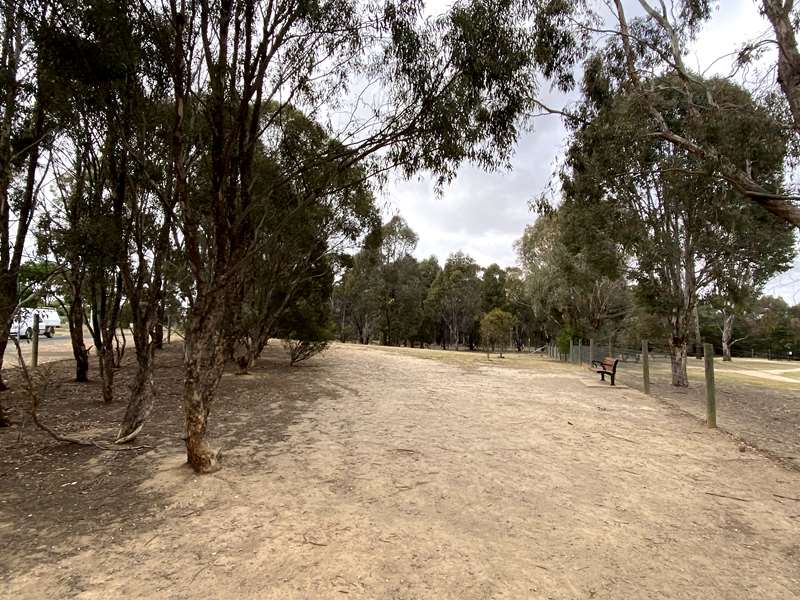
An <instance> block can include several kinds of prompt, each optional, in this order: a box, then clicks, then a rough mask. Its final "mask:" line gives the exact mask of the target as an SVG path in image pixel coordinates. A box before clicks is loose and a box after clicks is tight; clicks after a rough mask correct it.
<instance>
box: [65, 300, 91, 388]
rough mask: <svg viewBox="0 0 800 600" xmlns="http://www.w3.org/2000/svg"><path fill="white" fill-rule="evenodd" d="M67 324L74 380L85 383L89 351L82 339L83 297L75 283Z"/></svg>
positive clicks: (87, 373)
mask: <svg viewBox="0 0 800 600" xmlns="http://www.w3.org/2000/svg"><path fill="white" fill-rule="evenodd" d="M76 290H77V291H76ZM67 324H68V325H69V337H70V342H71V343H72V356H73V357H74V358H75V381H77V382H78V383H85V382H86V381H88V380H89V376H88V375H89V351H88V350H87V349H86V344H85V342H84V340H83V298H82V296H81V295H80V289H78V288H76V286H75V284H73V296H72V300H71V302H70V303H69V309H68V311H67Z"/></svg>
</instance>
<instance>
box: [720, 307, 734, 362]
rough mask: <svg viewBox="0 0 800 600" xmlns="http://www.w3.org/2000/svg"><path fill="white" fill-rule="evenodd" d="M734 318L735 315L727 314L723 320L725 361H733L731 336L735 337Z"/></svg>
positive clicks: (723, 352) (723, 354) (723, 358)
mask: <svg viewBox="0 0 800 600" xmlns="http://www.w3.org/2000/svg"><path fill="white" fill-rule="evenodd" d="M733 319H734V315H733V313H731V314H725V315H724V316H723V320H722V360H723V361H725V362H730V361H731V346H732V345H733V344H732V343H731V337H733Z"/></svg>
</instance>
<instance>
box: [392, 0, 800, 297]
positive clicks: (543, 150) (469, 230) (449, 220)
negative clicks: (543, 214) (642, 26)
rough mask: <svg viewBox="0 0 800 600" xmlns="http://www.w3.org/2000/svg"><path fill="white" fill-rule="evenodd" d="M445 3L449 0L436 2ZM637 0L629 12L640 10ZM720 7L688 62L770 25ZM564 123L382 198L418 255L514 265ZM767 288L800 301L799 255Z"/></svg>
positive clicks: (401, 184) (554, 100)
mask: <svg viewBox="0 0 800 600" xmlns="http://www.w3.org/2000/svg"><path fill="white" fill-rule="evenodd" d="M439 4H440V5H442V4H445V3H444V2H441V3H439ZM634 4H635V2H630V1H628V2H626V5H631V8H630V11H629V14H635V13H636V11H635V10H634V8H635V7H634ZM723 4H724V7H725V8H724V9H723V10H717V11H716V13H715V15H714V17H713V18H712V20H711V22H710V23H709V24H708V25H707V26H706V27H705V29H704V30H703V32H702V34H701V35H700V36H699V38H698V42H697V43H696V44H695V47H694V50H693V52H692V55H691V56H690V57H689V58H688V59H687V61H686V62H687V65H689V66H692V67H694V68H697V69H698V70H701V71H703V70H706V69H708V68H709V66H710V65H712V63H713V66H712V67H711V68H710V70H709V73H720V74H727V73H729V72H730V61H729V60H725V59H723V60H720V61H718V62H715V61H716V60H717V59H718V58H720V57H722V56H724V55H726V54H729V53H731V52H733V51H735V50H737V49H738V48H739V47H740V46H741V45H742V43H743V42H744V41H745V40H748V39H752V38H754V37H757V36H758V35H759V34H762V33H763V32H765V31H766V30H767V29H768V23H767V22H766V21H765V20H764V19H762V17H761V16H760V15H759V14H758V10H757V9H756V6H755V3H754V1H753V0H726V1H725V2H724V3H723ZM542 91H543V94H542V97H543V99H544V101H545V103H546V104H549V105H552V106H557V105H559V104H560V105H561V106H563V105H564V104H565V103H567V102H570V101H571V100H574V97H569V96H563V95H560V94H555V93H547V90H546V89H545V90H542ZM565 138H566V130H565V129H564V126H563V124H562V123H561V120H560V119H559V118H558V117H555V116H546V117H540V118H537V119H536V120H535V122H534V129H533V131H530V132H528V133H525V134H524V135H522V136H521V138H520V139H519V143H518V145H517V151H516V154H515V156H514V158H513V161H512V165H511V169H510V170H509V171H502V172H495V173H485V172H482V171H480V170H479V169H476V168H474V167H471V166H464V167H462V168H461V169H460V171H459V173H458V176H457V178H456V179H455V181H454V182H453V183H452V184H450V185H449V186H447V187H446V188H445V189H444V191H443V193H442V195H441V196H438V195H437V194H436V192H435V189H434V186H433V184H432V182H431V180H430V179H429V178H427V177H422V178H417V179H414V180H411V181H394V182H391V183H390V184H389V185H388V186H387V187H386V189H385V190H384V192H383V194H382V196H381V201H382V203H383V206H384V214H385V215H386V216H391V215H393V214H396V213H399V214H401V215H402V216H403V217H404V218H405V219H406V220H407V221H408V223H409V225H411V227H412V229H414V231H416V232H417V234H418V235H419V238H420V241H419V245H418V247H417V251H416V253H415V254H416V255H417V257H419V258H423V257H427V256H430V255H432V254H433V255H435V256H436V257H437V258H438V259H439V262H440V263H443V262H444V261H445V260H446V259H447V257H448V255H450V254H451V253H453V252H456V251H458V250H462V251H464V252H466V253H467V254H469V255H470V256H472V257H473V258H475V260H477V261H478V263H480V264H481V265H484V266H486V265H489V264H491V263H493V262H495V263H498V264H499V265H501V266H502V267H508V266H512V265H515V264H516V262H517V261H516V256H515V254H514V249H513V244H514V240H516V239H518V238H519V237H520V236H521V235H522V231H523V230H524V228H525V226H526V225H527V224H529V223H532V222H533V221H534V220H535V215H534V214H533V213H531V212H530V210H529V209H528V201H529V200H531V199H532V198H534V197H536V196H538V195H539V194H540V193H542V192H543V191H544V190H545V188H546V186H547V184H548V182H549V181H550V180H551V177H552V175H553V172H554V169H555V166H556V163H557V161H558V159H559V157H560V156H561V155H562V153H563V150H564V148H565ZM765 291H766V292H767V293H770V294H774V295H781V296H783V297H784V298H786V300H787V301H789V302H791V303H800V261H797V262H796V264H795V266H794V269H792V271H791V272H789V273H786V274H784V275H783V276H781V277H778V278H776V279H775V280H774V281H772V282H770V284H769V285H768V286H767V289H766V290H765Z"/></svg>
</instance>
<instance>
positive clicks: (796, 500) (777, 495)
mask: <svg viewBox="0 0 800 600" xmlns="http://www.w3.org/2000/svg"><path fill="white" fill-rule="evenodd" d="M772 495H773V496H775V497H776V498H782V499H784V500H794V501H795V502H800V498H792V497H791V496H781V495H780V494H772Z"/></svg>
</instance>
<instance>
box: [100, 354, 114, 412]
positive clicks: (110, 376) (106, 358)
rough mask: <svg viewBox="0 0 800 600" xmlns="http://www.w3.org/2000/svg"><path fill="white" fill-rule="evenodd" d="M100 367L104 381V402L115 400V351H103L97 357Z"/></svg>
mask: <svg viewBox="0 0 800 600" xmlns="http://www.w3.org/2000/svg"><path fill="white" fill-rule="evenodd" d="M97 359H98V363H99V365H100V377H101V378H102V379H103V402H105V403H106V404H107V403H109V402H111V401H112V400H113V399H114V350H113V349H112V348H104V349H102V350H101V351H100V352H99V353H98V356H97Z"/></svg>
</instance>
